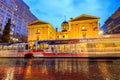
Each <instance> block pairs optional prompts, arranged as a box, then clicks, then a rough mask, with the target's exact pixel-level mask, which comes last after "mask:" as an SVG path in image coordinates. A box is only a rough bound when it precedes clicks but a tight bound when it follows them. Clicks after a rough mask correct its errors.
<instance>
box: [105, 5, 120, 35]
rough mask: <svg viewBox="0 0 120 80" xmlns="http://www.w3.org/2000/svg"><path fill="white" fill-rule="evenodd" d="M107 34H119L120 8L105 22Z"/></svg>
mask: <svg viewBox="0 0 120 80" xmlns="http://www.w3.org/2000/svg"><path fill="white" fill-rule="evenodd" d="M105 25H106V29H107V33H108V34H120V7H119V8H118V9H117V10H116V11H115V12H114V13H113V14H112V15H111V16H110V17H109V18H108V20H106V22H105Z"/></svg>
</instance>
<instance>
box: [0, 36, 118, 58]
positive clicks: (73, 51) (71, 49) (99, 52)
mask: <svg viewBox="0 0 120 80" xmlns="http://www.w3.org/2000/svg"><path fill="white" fill-rule="evenodd" d="M29 45H30V44H29V43H13V44H12V43H11V44H0V51H5V50H7V51H14V52H16V53H17V54H19V53H20V54H28V53H32V54H35V56H36V57H90V56H94V57H96V56H102V57H104V56H109V55H110V56H117V57H118V56H119V57H120V35H104V36H99V37H94V38H79V39H59V40H43V41H41V40H37V41H34V45H33V48H30V46H29ZM2 54H3V52H2Z"/></svg>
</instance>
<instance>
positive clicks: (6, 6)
mask: <svg viewBox="0 0 120 80" xmlns="http://www.w3.org/2000/svg"><path fill="white" fill-rule="evenodd" d="M8 19H11V31H10V35H11V37H10V38H11V42H16V41H26V40H27V35H28V29H27V25H28V24H29V23H31V22H33V21H35V20H37V18H36V17H35V16H34V15H33V14H32V13H31V12H30V10H29V7H28V6H27V5H26V4H25V3H24V1H23V0H0V34H1V35H2V33H3V30H4V26H5V25H6V23H7V21H8Z"/></svg>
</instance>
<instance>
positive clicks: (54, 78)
mask: <svg viewBox="0 0 120 80" xmlns="http://www.w3.org/2000/svg"><path fill="white" fill-rule="evenodd" d="M0 80H120V59H96V60H95V59H94V60H93V59H81V58H66V59H63V58H59V59H56V58H50V59H48V58H38V59H10V58H9V59H7V58H6V59H5V58H4V59H0Z"/></svg>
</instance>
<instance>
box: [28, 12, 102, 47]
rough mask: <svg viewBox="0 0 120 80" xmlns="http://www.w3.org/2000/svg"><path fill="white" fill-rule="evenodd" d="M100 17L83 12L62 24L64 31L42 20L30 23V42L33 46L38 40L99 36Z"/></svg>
mask: <svg viewBox="0 0 120 80" xmlns="http://www.w3.org/2000/svg"><path fill="white" fill-rule="evenodd" d="M99 19H100V18H99V17H95V16H91V15H87V14H82V15H80V16H78V17H76V18H72V19H70V20H69V22H67V21H64V22H63V23H62V24H61V28H62V31H60V32H58V30H57V29H54V27H53V26H52V25H51V24H50V23H48V22H44V21H41V20H36V21H34V22H32V23H30V24H29V25H28V42H29V44H30V45H31V46H33V45H34V41H36V40H61V39H75V38H92V37H97V36H98V26H99V25H98V21H99Z"/></svg>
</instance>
